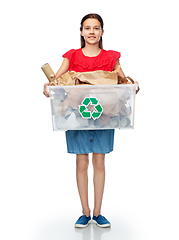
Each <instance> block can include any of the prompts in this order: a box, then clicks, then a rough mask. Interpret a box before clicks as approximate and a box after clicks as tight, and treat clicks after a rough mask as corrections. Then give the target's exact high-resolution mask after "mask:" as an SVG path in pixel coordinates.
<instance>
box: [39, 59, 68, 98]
mask: <svg viewBox="0 0 179 240" xmlns="http://www.w3.org/2000/svg"><path fill="white" fill-rule="evenodd" d="M69 64H70V62H69V60H68V58H64V60H63V62H62V65H61V67H60V68H59V70H58V71H57V73H56V74H55V76H54V78H56V79H57V78H59V77H61V76H62V75H63V74H65V73H66V72H68V69H69ZM47 86H49V82H47V83H45V84H44V91H43V94H44V95H45V96H46V97H50V95H49V92H48V90H47Z"/></svg>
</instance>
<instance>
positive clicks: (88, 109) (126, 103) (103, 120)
mask: <svg viewBox="0 0 179 240" xmlns="http://www.w3.org/2000/svg"><path fill="white" fill-rule="evenodd" d="M136 87H137V85H136V84H121V85H76V86H50V87H49V93H50V100H51V110H52V123H53V130H54V131H57V130H89V129H114V128H118V129H131V128H134V107H135V94H136Z"/></svg>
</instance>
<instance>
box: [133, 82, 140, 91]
mask: <svg viewBox="0 0 179 240" xmlns="http://www.w3.org/2000/svg"><path fill="white" fill-rule="evenodd" d="M134 84H138V88H137V90H136V94H137V93H138V91H139V90H140V88H139V83H138V82H137V81H134Z"/></svg>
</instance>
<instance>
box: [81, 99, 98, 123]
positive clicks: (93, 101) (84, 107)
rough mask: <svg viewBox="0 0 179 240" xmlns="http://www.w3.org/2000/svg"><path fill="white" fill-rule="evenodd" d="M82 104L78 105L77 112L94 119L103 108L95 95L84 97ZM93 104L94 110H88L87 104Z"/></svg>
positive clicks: (86, 117)
mask: <svg viewBox="0 0 179 240" xmlns="http://www.w3.org/2000/svg"><path fill="white" fill-rule="evenodd" d="M81 104H82V105H79V113H80V114H81V116H82V117H83V118H85V119H89V118H91V117H92V118H93V119H94V120H95V119H97V118H99V117H100V116H101V114H102V112H103V108H102V106H101V104H100V103H99V100H98V99H97V98H95V97H91V98H90V97H86V98H84V99H83V101H82V103H81ZM89 105H94V111H93V112H92V113H91V111H88V106H89Z"/></svg>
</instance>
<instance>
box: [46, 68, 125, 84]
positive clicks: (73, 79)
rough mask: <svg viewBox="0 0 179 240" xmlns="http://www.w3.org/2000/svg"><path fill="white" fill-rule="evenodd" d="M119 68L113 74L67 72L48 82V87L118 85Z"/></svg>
mask: <svg viewBox="0 0 179 240" xmlns="http://www.w3.org/2000/svg"><path fill="white" fill-rule="evenodd" d="M119 69H120V66H119V67H118V68H117V69H116V70H115V71H113V72H110V71H103V70H98V71H93V72H75V71H71V72H67V73H65V74H63V75H62V76H61V77H59V78H57V79H56V78H54V79H52V80H51V81H50V86H70V85H79V84H90V85H115V84H118V74H117V73H118V72H119Z"/></svg>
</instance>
